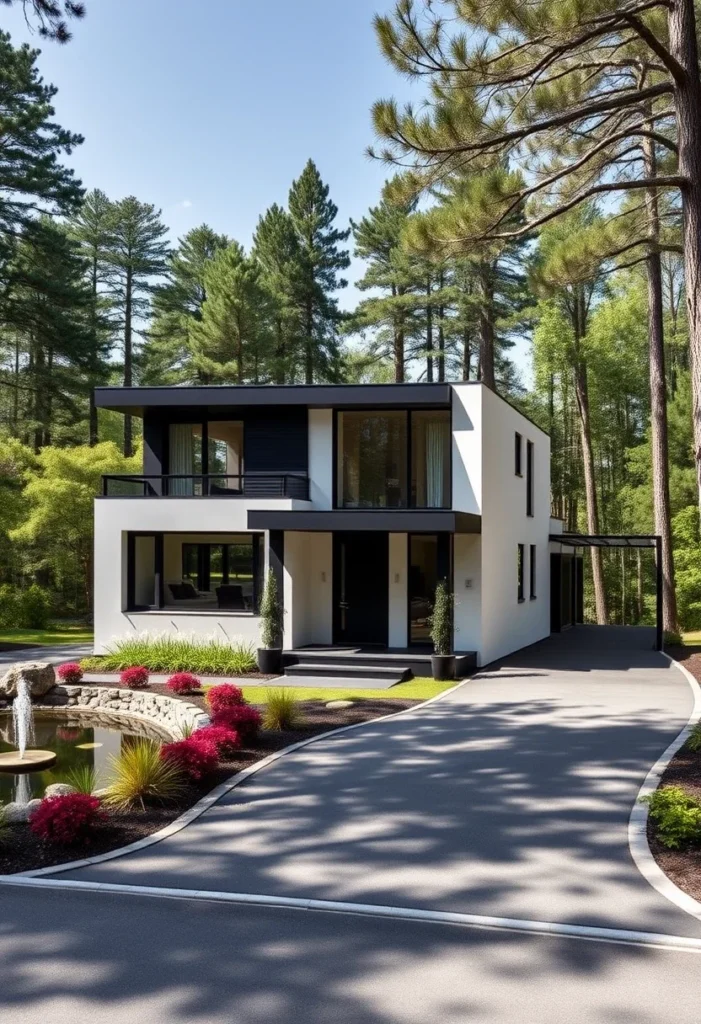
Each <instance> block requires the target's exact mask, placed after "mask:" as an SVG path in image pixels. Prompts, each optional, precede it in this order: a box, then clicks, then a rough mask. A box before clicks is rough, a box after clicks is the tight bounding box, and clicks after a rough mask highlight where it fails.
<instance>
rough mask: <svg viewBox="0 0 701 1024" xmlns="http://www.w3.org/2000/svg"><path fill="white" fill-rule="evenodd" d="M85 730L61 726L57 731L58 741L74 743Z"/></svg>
mask: <svg viewBox="0 0 701 1024" xmlns="http://www.w3.org/2000/svg"><path fill="white" fill-rule="evenodd" d="M82 732H83V730H82V729H79V728H77V727H75V726H72V725H59V727H58V729H57V730H56V739H58V740H63V742H64V743H73V742H74V741H75V740H77V739H78V738H79V737H80V736H81V734H82Z"/></svg>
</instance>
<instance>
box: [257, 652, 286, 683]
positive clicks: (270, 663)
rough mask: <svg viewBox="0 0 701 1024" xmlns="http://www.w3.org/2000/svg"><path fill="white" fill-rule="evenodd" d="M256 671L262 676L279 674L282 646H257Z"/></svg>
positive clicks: (280, 670)
mask: <svg viewBox="0 0 701 1024" xmlns="http://www.w3.org/2000/svg"><path fill="white" fill-rule="evenodd" d="M258 671H259V672H262V673H263V675H264V676H279V675H280V673H281V672H282V648H281V647H259V648H258Z"/></svg>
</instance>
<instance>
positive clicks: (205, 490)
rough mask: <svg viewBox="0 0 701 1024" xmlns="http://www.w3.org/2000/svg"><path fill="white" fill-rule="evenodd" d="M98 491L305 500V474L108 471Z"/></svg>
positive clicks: (108, 495) (137, 495) (125, 495)
mask: <svg viewBox="0 0 701 1024" xmlns="http://www.w3.org/2000/svg"><path fill="white" fill-rule="evenodd" d="M102 495H103V497H105V498H200V497H209V498H298V499H299V500H301V501H308V500H309V478H308V477H307V476H305V475H304V474H303V473H240V474H238V475H233V476H232V475H222V474H220V473H204V474H200V475H196V476H192V475H186V474H183V473H169V474H164V475H161V476H153V475H146V476H126V475H125V476H120V475H118V474H108V475H106V476H103V477H102Z"/></svg>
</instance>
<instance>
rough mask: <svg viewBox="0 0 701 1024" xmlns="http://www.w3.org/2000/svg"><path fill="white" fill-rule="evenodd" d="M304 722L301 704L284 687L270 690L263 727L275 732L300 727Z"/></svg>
mask: <svg viewBox="0 0 701 1024" xmlns="http://www.w3.org/2000/svg"><path fill="white" fill-rule="evenodd" d="M302 724H303V719H302V715H301V714H300V711H299V704H298V702H297V701H296V700H295V699H294V696H293V695H292V694H291V693H290V691H289V690H286V689H285V688H284V687H282V686H281V687H279V688H278V689H274V690H269V691H268V703H267V704H266V706H265V710H264V713H263V728H264V729H271V730H273V731H274V732H283V731H285V730H288V729H298V728H299V727H300V726H301V725H302Z"/></svg>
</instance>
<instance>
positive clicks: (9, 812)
mask: <svg viewBox="0 0 701 1024" xmlns="http://www.w3.org/2000/svg"><path fill="white" fill-rule="evenodd" d="M40 803H41V800H30V801H29V803H26V804H18V803H10V804H5V806H4V808H3V811H4V817H5V821H6V822H7V823H8V824H9V825H15V824H16V823H17V822H18V821H29V818H30V815H32V814H33V813H34V811H35V810H36V809H37V807H38V806H39V804H40Z"/></svg>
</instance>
